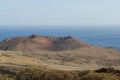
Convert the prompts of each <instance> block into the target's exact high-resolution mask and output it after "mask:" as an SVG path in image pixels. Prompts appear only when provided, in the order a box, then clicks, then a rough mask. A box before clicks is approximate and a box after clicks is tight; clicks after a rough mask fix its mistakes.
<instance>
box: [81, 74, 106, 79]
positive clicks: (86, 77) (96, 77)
mask: <svg viewBox="0 0 120 80" xmlns="http://www.w3.org/2000/svg"><path fill="white" fill-rule="evenodd" d="M103 79H104V76H103V75H100V74H97V73H92V74H88V75H85V76H84V77H82V80H103Z"/></svg>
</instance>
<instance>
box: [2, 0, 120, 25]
mask: <svg viewBox="0 0 120 80" xmlns="http://www.w3.org/2000/svg"><path fill="white" fill-rule="evenodd" d="M0 26H12V27H16V26H120V0H0Z"/></svg>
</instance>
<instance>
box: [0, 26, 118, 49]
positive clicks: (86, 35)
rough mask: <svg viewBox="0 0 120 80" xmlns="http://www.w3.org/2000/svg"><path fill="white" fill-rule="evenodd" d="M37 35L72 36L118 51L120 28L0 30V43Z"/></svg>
mask: <svg viewBox="0 0 120 80" xmlns="http://www.w3.org/2000/svg"><path fill="white" fill-rule="evenodd" d="M32 34H39V35H42V36H60V37H64V36H73V37H76V38H78V39H80V40H82V41H84V42H87V43H89V44H92V45H95V46H101V47H113V48H115V49H118V50H120V27H75V28H74V27H72V28H71V27H63V26H62V27H61V28H60V27H59V28H50V27H48V28H43V27H41V28H34V27H33V28H24V29H22V28H10V27H9V28H1V29H0V41H2V40H4V39H6V38H11V37H16V36H30V35H32Z"/></svg>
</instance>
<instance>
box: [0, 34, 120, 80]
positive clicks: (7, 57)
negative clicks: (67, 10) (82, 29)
mask: <svg viewBox="0 0 120 80" xmlns="http://www.w3.org/2000/svg"><path fill="white" fill-rule="evenodd" d="M56 38H57V39H56ZM48 44H49V45H48ZM66 47H67V48H66ZM0 49H1V50H0V68H1V69H8V70H10V71H13V72H19V71H20V70H23V69H26V68H37V69H50V70H51V69H52V70H65V71H66V70H67V71H71V70H79V71H82V70H96V69H100V68H103V67H114V68H115V69H120V51H118V50H115V49H113V48H102V47H98V46H92V45H90V44H87V43H85V42H83V41H80V40H78V39H76V38H73V37H61V38H60V37H41V36H38V35H32V36H29V37H15V38H10V39H6V40H3V41H2V42H1V43H0ZM91 75H92V74H91ZM102 75H104V74H102ZM20 80H21V79H20ZM46 80H47V79H46ZM53 80H54V79H53ZM60 80H61V79H60ZM84 80H88V79H84ZM98 80H99V79H98ZM100 80H102V79H100ZM113 80H114V79H113Z"/></svg>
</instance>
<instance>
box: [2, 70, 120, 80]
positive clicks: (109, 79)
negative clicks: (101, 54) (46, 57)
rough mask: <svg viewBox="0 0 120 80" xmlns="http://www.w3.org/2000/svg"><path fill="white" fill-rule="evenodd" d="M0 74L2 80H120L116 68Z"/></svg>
mask: <svg viewBox="0 0 120 80" xmlns="http://www.w3.org/2000/svg"><path fill="white" fill-rule="evenodd" d="M0 73H1V74H0V80H120V70H116V69H114V68H101V69H98V70H92V71H90V70H84V71H78V70H77V71H76V70H70V71H65V70H50V69H35V68H32V69H24V70H21V71H19V72H18V73H17V74H15V75H13V76H11V74H9V72H8V73H7V72H6V74H2V72H0Z"/></svg>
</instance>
